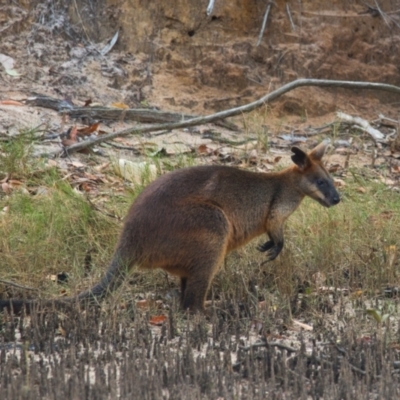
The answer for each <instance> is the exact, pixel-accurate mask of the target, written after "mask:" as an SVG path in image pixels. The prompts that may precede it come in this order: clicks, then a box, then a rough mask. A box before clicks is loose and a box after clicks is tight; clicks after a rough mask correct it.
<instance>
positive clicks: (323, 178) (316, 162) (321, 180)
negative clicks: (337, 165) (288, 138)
mask: <svg viewBox="0 0 400 400" xmlns="http://www.w3.org/2000/svg"><path fill="white" fill-rule="evenodd" d="M326 147H327V143H326V142H322V143H320V144H319V145H318V146H316V147H315V148H314V149H313V150H311V151H310V152H309V153H308V154H307V153H305V152H304V151H303V150H301V149H299V148H298V147H292V152H293V153H294V154H293V155H292V160H293V162H294V163H295V164H296V166H297V168H298V170H299V172H300V174H299V180H298V182H297V185H298V187H299V189H300V190H301V191H302V193H303V194H305V195H306V196H309V197H311V198H312V199H314V200H316V201H318V202H319V203H320V204H322V205H323V206H324V207H331V206H334V205H335V204H338V203H339V202H340V197H339V193H338V192H337V190H336V188H335V185H334V182H333V179H332V178H331V176H330V174H329V172H328V171H327V170H326V168H325V167H324V165H323V164H322V157H323V155H324V154H325V150H326Z"/></svg>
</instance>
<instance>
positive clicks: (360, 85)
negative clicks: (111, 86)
mask: <svg viewBox="0 0 400 400" xmlns="http://www.w3.org/2000/svg"><path fill="white" fill-rule="evenodd" d="M303 86H316V87H336V88H338V87H340V88H345V89H369V90H371V89H374V90H383V91H386V92H391V93H398V94H400V87H398V86H394V85H388V84H386V83H375V82H357V81H354V82H353V81H336V80H327V79H297V80H295V81H293V82H290V83H287V84H286V85H284V86H282V87H280V88H279V89H277V90H274V91H273V92H271V93H269V94H267V95H265V96H263V97H261V98H260V99H258V100H256V101H253V102H252V103H248V104H246V105H244V106H240V107H235V108H231V109H229V110H225V111H220V112H217V113H215V114H210V115H207V116H205V117H196V118H192V119H188V120H186V121H180V122H173V123H166V124H154V125H151V126H146V127H131V128H127V129H123V130H121V131H117V132H112V133H108V134H106V135H101V136H99V137H97V138H94V139H89V140H85V141H82V142H79V143H76V144H73V145H71V146H69V147H67V148H66V149H65V150H66V151H68V153H69V154H71V153H73V152H76V151H78V150H82V149H84V148H87V147H91V146H94V145H96V144H99V143H102V142H106V141H108V140H111V139H115V138H116V137H122V136H128V135H131V134H135V135H140V134H143V133H148V132H154V131H161V130H172V129H181V128H187V127H189V126H196V125H203V124H208V123H211V122H214V121H217V120H221V119H224V118H228V117H234V116H236V115H242V114H243V113H247V112H250V111H253V110H255V109H256V108H258V107H261V106H264V105H265V104H267V103H269V102H272V101H274V100H276V99H277V98H279V97H281V96H282V95H283V94H285V93H287V92H289V91H291V90H294V89H297V88H299V87H303ZM63 152H64V150H63V149H60V150H55V151H53V152H50V153H45V154H42V155H41V156H47V157H51V156H57V155H60V154H62V153H63Z"/></svg>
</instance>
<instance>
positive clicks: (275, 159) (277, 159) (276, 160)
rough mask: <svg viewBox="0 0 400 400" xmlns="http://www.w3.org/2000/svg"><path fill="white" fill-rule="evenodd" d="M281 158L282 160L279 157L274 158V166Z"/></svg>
mask: <svg viewBox="0 0 400 400" xmlns="http://www.w3.org/2000/svg"><path fill="white" fill-rule="evenodd" d="M281 158H282V157H281V156H276V157H275V158H274V164H276V163H278V162H279V161H280V160H281Z"/></svg>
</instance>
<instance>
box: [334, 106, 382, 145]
mask: <svg viewBox="0 0 400 400" xmlns="http://www.w3.org/2000/svg"><path fill="white" fill-rule="evenodd" d="M336 115H337V117H338V118H339V119H340V120H341V121H344V122H348V123H350V124H352V125H354V126H355V127H356V128H358V129H361V130H362V131H364V132H367V133H368V134H369V135H371V136H372V138H373V139H374V140H382V139H383V138H384V137H385V136H384V134H383V133H382V132H380V131H378V129H375V128H373V127H372V126H371V125H370V124H369V122H368V121H367V120H365V119H364V118H361V117H353V116H351V115H348V114H345V113H342V112H338V113H336Z"/></svg>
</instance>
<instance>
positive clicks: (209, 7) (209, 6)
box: [207, 0, 215, 15]
mask: <svg viewBox="0 0 400 400" xmlns="http://www.w3.org/2000/svg"><path fill="white" fill-rule="evenodd" d="M214 3H215V0H210V2H209V3H208V7H207V15H211V13H212V12H213V10H214Z"/></svg>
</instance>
